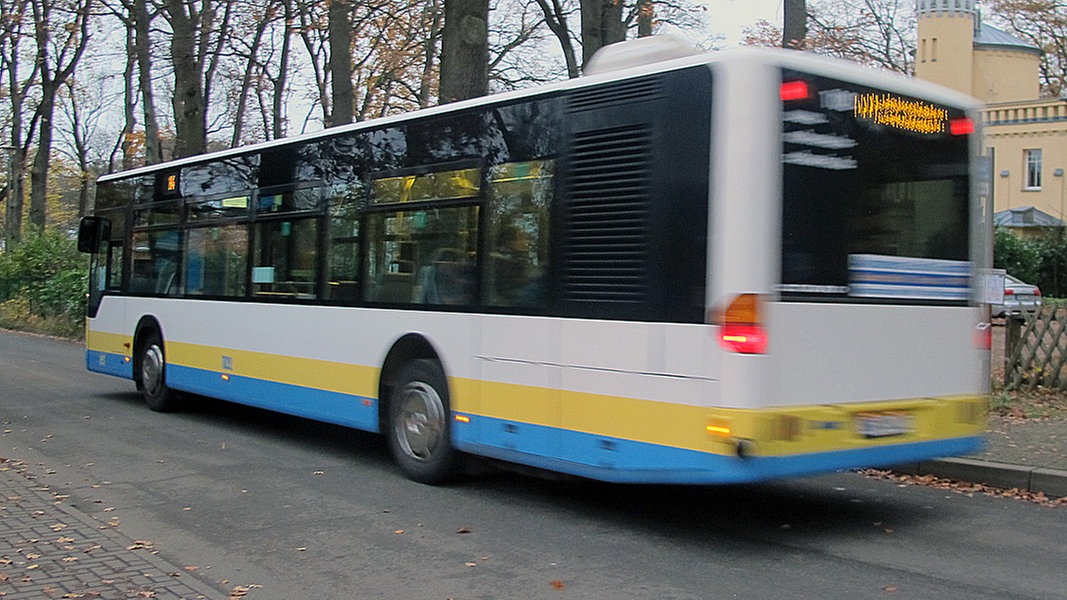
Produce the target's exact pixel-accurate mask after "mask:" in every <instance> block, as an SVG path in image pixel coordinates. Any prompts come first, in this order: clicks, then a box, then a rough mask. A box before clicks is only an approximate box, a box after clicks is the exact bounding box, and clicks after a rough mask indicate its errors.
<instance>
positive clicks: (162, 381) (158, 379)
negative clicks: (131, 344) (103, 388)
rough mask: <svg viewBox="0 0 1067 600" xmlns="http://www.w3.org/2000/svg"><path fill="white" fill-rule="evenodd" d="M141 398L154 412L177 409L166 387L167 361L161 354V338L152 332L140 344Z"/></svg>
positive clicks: (175, 402) (172, 394) (175, 400)
mask: <svg viewBox="0 0 1067 600" xmlns="http://www.w3.org/2000/svg"><path fill="white" fill-rule="evenodd" d="M138 387H139V388H140V390H141V396H142V397H143V398H144V401H145V404H147V405H148V408H150V409H152V410H154V411H156V412H170V411H172V410H174V409H175V408H176V407H177V397H176V394H175V392H174V390H172V389H170V388H169V387H167V360H166V355H165V354H164V353H163V338H162V337H161V336H160V335H159V333H158V332H155V331H152V332H151V333H149V334H148V336H147V337H146V338H145V340H144V343H143V344H141V358H140V385H139V386H138Z"/></svg>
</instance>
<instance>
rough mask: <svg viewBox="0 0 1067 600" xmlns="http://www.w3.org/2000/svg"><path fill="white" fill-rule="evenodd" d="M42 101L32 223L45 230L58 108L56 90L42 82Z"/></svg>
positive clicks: (33, 172) (33, 176) (33, 169)
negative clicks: (49, 169) (56, 111)
mask: <svg viewBox="0 0 1067 600" xmlns="http://www.w3.org/2000/svg"><path fill="white" fill-rule="evenodd" d="M41 87H42V90H41V96H42V98H41V101H40V104H38V105H37V114H38V116H39V121H38V124H39V127H40V129H39V131H38V135H37V154H35V155H34V157H33V165H31V166H30V215H29V216H30V225H32V226H34V227H36V228H38V229H39V230H41V231H44V228H45V225H46V220H47V206H48V164H49V162H51V161H50V160H49V159H50V156H49V155H50V154H51V153H52V118H53V116H54V113H55V110H56V102H55V98H56V90H54V89H52V90H48V89H45V86H44V85H43V84H42V86H41Z"/></svg>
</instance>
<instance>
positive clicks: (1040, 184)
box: [915, 0, 1067, 221]
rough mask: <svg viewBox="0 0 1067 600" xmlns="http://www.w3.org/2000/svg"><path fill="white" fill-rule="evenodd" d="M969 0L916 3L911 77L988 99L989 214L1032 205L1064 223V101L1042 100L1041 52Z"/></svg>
mask: <svg viewBox="0 0 1067 600" xmlns="http://www.w3.org/2000/svg"><path fill="white" fill-rule="evenodd" d="M975 4H976V2H975V0H917V5H916V8H917V15H918V36H917V37H918V44H917V46H918V47H917V48H916V53H915V75H916V77H919V78H920V79H926V80H928V81H933V82H935V83H939V84H941V85H944V86H946V87H950V88H952V89H955V90H958V91H961V92H964V93H966V94H970V95H971V96H974V97H975V98H977V99H979V100H981V101H982V102H985V103H986V104H987V107H986V109H985V110H984V111H983V114H982V122H983V133H984V140H983V141H984V145H985V148H986V151H987V152H988V154H989V155H990V158H991V161H992V172H991V185H992V191H993V204H994V210H995V211H998V212H999V211H1004V210H1008V209H1019V208H1022V207H1030V206H1032V207H1035V208H1036V209H1037V210H1039V211H1041V212H1044V213H1047V214H1048V215H1051V216H1053V217H1055V218H1058V219H1061V220H1064V221H1067V190H1065V184H1067V181H1065V180H1067V177H1065V176H1064V171H1065V169H1067V101H1065V100H1062V99H1042V98H1041V97H1040V96H1041V94H1040V85H1039V78H1038V77H1039V71H1038V69H1039V65H1040V60H1041V50H1040V49H1039V48H1037V47H1035V46H1032V45H1030V44H1028V43H1026V42H1024V41H1022V40H1020V39H1018V38H1016V37H1014V36H1012V35H1011V34H1009V33H1006V32H1004V31H1002V30H1000V29H997V28H996V27H993V26H992V25H989V24H987V23H983V22H982V19H981V14H980V12H979V11H978V9H977V7H976V6H975Z"/></svg>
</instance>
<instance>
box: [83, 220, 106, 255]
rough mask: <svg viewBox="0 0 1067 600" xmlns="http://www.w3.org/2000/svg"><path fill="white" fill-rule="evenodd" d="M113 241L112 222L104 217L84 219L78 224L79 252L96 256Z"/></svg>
mask: <svg viewBox="0 0 1067 600" xmlns="http://www.w3.org/2000/svg"><path fill="white" fill-rule="evenodd" d="M109 239H111V221H110V220H108V219H105V218H103V217H82V220H81V222H80V223H78V252H85V253H86V254H96V253H97V252H99V251H100V246H101V244H102V243H104V242H106V241H107V240H109Z"/></svg>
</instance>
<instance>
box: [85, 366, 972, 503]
mask: <svg viewBox="0 0 1067 600" xmlns="http://www.w3.org/2000/svg"><path fill="white" fill-rule="evenodd" d="M86 362H87V364H88V367H89V370H90V371H94V372H98V373H107V374H109V375H116V376H119V377H124V378H126V379H131V378H132V376H133V369H132V366H131V363H129V362H126V360H125V357H123V356H121V355H116V354H109V353H105V352H96V351H88V352H87V353H86ZM222 375H223V374H222V373H219V372H216V371H205V370H201V369H194V368H190V367H182V366H179V365H173V364H171V365H167V380H168V384H169V385H170V386H171V387H172V388H174V389H176V390H181V391H186V392H192V393H196V394H202V395H205V396H210V397H213V398H219V399H222V400H227V401H231V402H237V403H239V404H246V405H249V406H256V407H259V408H265V409H269V410H273V411H278V412H282V413H287V414H292V415H296V416H299V417H306V418H310V419H315V420H320V421H323V422H328V423H335V424H338V425H343V426H347V427H354V428H356V429H363V430H366V431H373V432H377V431H379V423H378V401H377V399H374V398H364V397H361V396H355V395H349V394H342V393H339V392H330V391H325V390H316V389H313V388H307V387H302V386H296V385H291V384H285V383H277V382H272V381H264V380H260V379H253V378H249V377H240V376H238V375H228V377H229V379H228V380H224V379H223V378H222ZM452 441H453V443H454V444H455V445H456V447H457V448H459V449H460V450H463V451H465V452H469V453H471V454H478V455H482V456H487V457H490V458H499V459H502V460H507V461H510V462H515V463H519V464H524V465H529V466H532V467H538V468H543V469H549V470H553V471H559V472H562V473H568V474H571V475H577V476H581V477H588V478H591V479H599V480H602V481H610V482H617V483H649V482H655V483H689V484H698V483H745V482H751V481H759V480H764V479H769V478H780V477H794V476H801V475H812V474H817V473H826V472H830V471H837V470H841V469H853V468H858V467H886V466H892V465H897V464H902V463H908V462H916V461H920V460H926V459H930V458H936V457H940V456H955V455H960V454H968V453H971V452H975V451H977V450H980V449H981V447H982V443H983V441H982V438H981V437H980V436H970V437H962V438H951V439H946V440H934V441H927V442H913V443H905V444H897V445H886V446H876V447H871V448H861V449H851V450H839V451H832V452H820V453H811V454H797V455H790V456H753V457H748V458H739V457H737V456H733V455H721V454H713V453H710V452H700V451H697V450H689V449H684V448H674V447H670V446H662V445H659V444H651V443H647V442H639V441H634V440H627V439H621V438H610V437H606V436H602V435H595V434H590V433H583V432H580V431H570V430H565V429H560V428H555V427H546V426H543V425H533V424H530V423H521V422H513V421H506V420H503V419H495V418H491V417H484V416H479V415H471V417H470V422H469V423H460V422H453V424H452Z"/></svg>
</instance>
